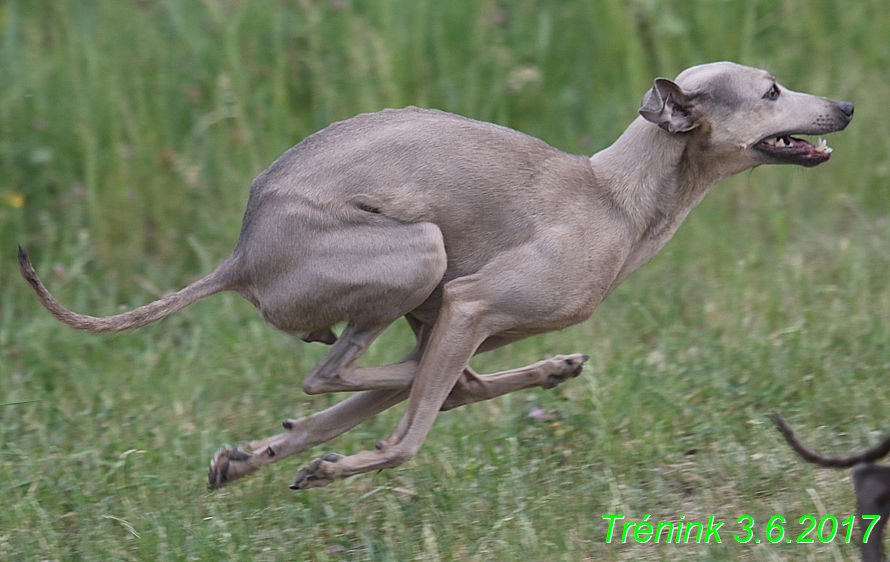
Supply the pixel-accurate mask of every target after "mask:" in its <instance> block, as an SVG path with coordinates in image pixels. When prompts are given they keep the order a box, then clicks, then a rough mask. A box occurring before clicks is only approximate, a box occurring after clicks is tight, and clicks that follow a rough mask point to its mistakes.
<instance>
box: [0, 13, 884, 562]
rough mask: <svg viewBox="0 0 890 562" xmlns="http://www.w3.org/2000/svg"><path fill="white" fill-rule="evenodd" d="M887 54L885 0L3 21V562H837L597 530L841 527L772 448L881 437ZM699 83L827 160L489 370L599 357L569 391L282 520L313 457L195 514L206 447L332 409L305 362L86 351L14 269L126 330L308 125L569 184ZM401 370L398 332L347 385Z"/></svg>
mask: <svg viewBox="0 0 890 562" xmlns="http://www.w3.org/2000/svg"><path fill="white" fill-rule="evenodd" d="M888 38H890V4H888V2H886V0H863V1H860V2H855V3H854V2H846V3H840V2H834V1H831V0H807V1H803V0H780V1H779V0H750V1H730V0H585V1H580V0H577V1H576V0H562V1H557V0H515V1H506V0H503V1H500V2H499V1H494V0H479V1H469V0H448V1H441V0H202V1H189V2H181V1H177V0H93V1H87V0H0V496H2V497H4V498H5V502H4V510H3V511H2V512H0V558H2V559H8V560H18V559H52V560H93V559H96V560H107V559H121V560H162V559H163V560H167V559H170V560H211V559H220V560H222V559H238V560H253V559H256V560H287V559H307V560H309V559H311V560H408V559H424V560H436V559H455V560H491V559H499V560H516V559H520V558H522V559H529V560H624V559H634V560H676V559H680V558H684V559H701V560H743V559H744V560H776V559H803V558H801V557H802V556H807V557H811V559H814V560H815V559H828V557H829V556H832V557H834V558H835V559H837V556H841V552H843V553H844V554H845V555H846V556H847V557H849V558H852V557H854V555H855V550H854V547H853V546H852V545H839V543H838V541H835V542H834V543H832V544H827V545H823V544H816V545H798V544H792V545H788V546H787V548H786V547H785V545H772V544H764V545H762V546H760V545H758V546H757V547H755V546H753V545H746V546H740V545H737V544H735V541H733V540H732V539H731V535H728V536H727V535H724V543H727V542H729V543H730V544H724V545H723V546H721V547H716V546H714V545H709V546H707V547H705V546H700V547H688V548H685V547H684V548H674V549H671V548H669V547H667V545H658V546H657V547H655V548H648V547H647V548H643V547H638V546H636V545H624V546H622V547H619V546H617V545H605V544H603V537H604V533H605V523H604V522H603V520H602V519H601V515H602V514H603V513H608V512H622V513H625V514H626V515H628V517H635V518H637V519H641V518H642V517H643V516H644V515H645V514H646V513H651V514H653V520H655V519H659V518H660V519H668V518H672V517H673V518H676V517H678V515H679V514H680V513H686V514H688V515H689V517H697V518H700V519H701V518H706V517H707V515H708V514H718V515H719V517H721V518H722V519H724V520H726V521H729V522H734V521H735V520H736V519H737V518H738V517H739V516H741V515H742V514H743V513H751V514H753V515H754V516H755V517H757V518H758V524H759V523H760V522H761V521H762V522H765V521H766V519H768V518H769V517H770V516H771V515H773V514H775V513H781V514H783V515H785V516H786V518H788V520H789V522H790V521H792V520H794V521H796V520H797V518H798V517H799V516H800V515H802V514H804V513H816V512H817V511H818V510H819V509H821V508H820V507H819V506H820V505H822V506H827V509H828V512H829V513H834V514H835V515H836V516H837V518H838V519H839V520H841V519H844V518H846V517H847V516H849V514H850V513H852V510H853V509H854V505H853V502H852V492H851V490H850V487H849V482H847V481H845V480H844V478H845V474H844V473H843V472H829V471H815V470H814V469H812V468H811V467H808V466H805V465H802V464H801V463H800V462H799V461H798V460H797V459H796V458H795V457H793V455H791V454H790V452H788V451H787V450H786V449H785V448H784V447H783V446H782V445H781V444H780V443H779V441H778V439H777V438H776V434H775V432H773V431H772V430H771V429H770V428H769V427H767V426H766V425H764V420H765V415H766V414H768V413H769V412H770V411H772V410H773V409H780V410H782V411H783V412H785V413H786V414H788V416H789V417H790V419H791V421H792V422H793V423H794V424H795V426H796V427H799V428H801V431H802V433H803V435H804V437H805V438H806V439H807V440H808V441H810V442H815V443H818V444H820V447H822V448H825V447H828V446H832V447H834V449H833V450H835V451H839V452H840V451H845V450H847V449H851V448H854V447H855V446H859V445H863V444H865V443H868V442H872V441H874V440H875V439H876V438H877V434H878V432H879V430H880V428H887V427H890V421H888V420H887V416H886V412H887V411H890V408H888V406H890V401H888V399H887V396H886V393H884V392H881V391H880V390H879V389H881V388H883V387H884V386H885V384H886V380H887V377H888V375H890V343H888V342H890V284H888V281H887V280H888V278H890V226H888V215H890V198H888V193H890V190H888V188H890V112H888V111H887V102H886V97H887V92H890V41H888ZM713 60H734V61H737V62H741V63H744V64H750V65H754V66H759V67H763V68H766V69H768V70H770V71H771V72H772V73H773V74H775V75H776V76H777V77H778V78H779V80H780V81H781V82H782V83H783V84H784V85H785V86H786V87H790V88H792V89H795V90H799V91H807V92H811V93H816V94H819V95H825V96H828V97H833V98H836V99H846V100H850V101H853V102H854V103H855V104H856V118H855V119H854V121H853V123H852V125H851V126H850V127H849V128H848V129H847V130H846V131H844V132H843V133H840V134H838V135H833V136H832V137H830V139H829V143H830V145H831V146H832V147H834V148H835V152H834V154H833V156H832V160H831V162H829V163H827V164H824V165H822V166H820V167H819V168H817V169H815V170H802V169H795V168H789V167H769V168H765V169H759V170H756V171H754V172H750V173H747V174H743V175H741V176H739V177H736V178H734V179H732V180H728V181H726V182H724V183H723V184H722V185H721V186H718V187H717V188H716V189H715V190H714V192H713V193H712V194H710V195H709V196H708V198H707V199H706V200H705V202H704V203H703V204H702V205H701V207H700V208H699V209H697V210H695V211H693V213H692V214H691V216H690V218H689V219H688V220H687V223H686V224H685V225H684V226H683V227H682V228H681V229H680V232H679V233H678V235H677V236H676V239H675V240H674V241H673V242H672V243H671V244H669V245H668V247H667V248H666V250H665V251H664V252H663V254H662V255H661V256H660V257H659V258H657V259H656V260H654V261H653V263H652V264H650V265H648V266H646V267H645V268H643V269H642V270H641V271H640V272H639V273H638V274H636V275H635V276H634V277H633V278H632V279H630V280H629V281H628V282H626V283H625V284H624V285H623V286H622V288H621V289H619V290H618V291H617V292H616V293H615V294H614V295H613V296H611V297H610V299H609V301H608V302H607V303H606V304H605V305H604V306H603V307H602V309H601V310H600V311H599V312H598V314H597V315H596V316H595V317H594V319H593V320H591V321H590V322H588V323H585V324H583V325H580V326H578V327H576V328H573V329H570V330H566V331H564V332H561V333H559V334H551V335H547V336H543V337H540V338H535V339H532V340H529V341H526V342H523V343H521V344H517V345H514V346H510V347H508V348H505V349H503V350H498V351H497V352H494V353H491V354H487V355H485V356H482V357H480V358H479V359H478V367H479V368H480V370H482V371H485V372H492V371H495V370H500V369H505V368H509V367H515V366H519V365H522V364H527V363H531V362H534V361H536V360H537V359H539V358H540V357H541V356H543V355H545V354H548V353H563V352H575V351H584V352H590V353H591V355H592V357H593V358H592V360H591V364H590V367H589V368H587V369H586V370H585V373H584V375H583V376H582V377H580V378H579V379H577V380H576V381H572V382H571V383H569V384H566V385H563V386H561V387H559V389H557V390H556V391H555V392H544V391H541V392H528V393H523V394H521V395H519V394H517V395H515V396H509V397H505V398H503V399H499V400H496V401H492V402H490V403H486V404H480V405H475V406H471V407H468V408H466V409H461V410H460V414H459V415H456V416H454V415H448V414H446V415H443V416H440V419H439V420H438V421H437V426H436V429H435V430H434V432H433V434H432V435H431V437H430V440H429V441H428V442H427V444H426V446H425V447H424V448H423V450H422V451H421V454H420V455H419V456H418V459H417V460H416V461H412V462H411V463H409V466H407V467H403V468H401V469H398V470H393V471H385V472H383V473H381V474H378V475H373V476H371V475H369V476H363V477H359V478H354V479H351V480H349V481H347V482H344V483H339V484H336V485H334V486H332V487H329V488H327V489H325V490H324V491H322V492H318V493H316V492H317V491H313V492H311V493H308V494H288V493H287V492H288V490H287V489H286V488H285V484H287V483H289V480H288V479H289V478H291V477H292V476H293V473H295V472H296V470H297V469H298V467H299V466H300V463H302V462H304V461H306V460H308V459H309V458H311V456H308V455H306V456H301V457H300V458H299V459H295V460H294V461H293V462H287V461H285V462H282V463H279V464H278V465H275V466H273V467H271V468H270V469H269V470H267V471H265V472H264V473H262V474H261V475H258V476H256V477H254V478H251V479H248V480H246V481H245V482H242V483H238V485H237V486H234V487H232V488H231V489H229V490H225V491H223V492H219V493H216V494H212V495H208V494H206V493H204V492H203V489H202V486H203V472H204V467H205V466H206V465H205V463H206V461H207V460H208V459H209V457H210V455H211V454H212V453H213V451H214V450H215V448H216V447H217V446H218V445H220V444H221V443H223V442H225V441H227V440H228V441H232V440H241V439H245V438H249V437H260V436H264V435H266V434H267V433H269V432H272V431H275V421H274V420H276V419H280V418H283V417H286V416H290V415H294V414H295V413H296V414H298V415H304V414H305V413H307V412H308V411H313V410H316V409H318V408H321V407H323V406H325V405H327V404H330V403H333V401H334V400H335V399H334V398H331V397H312V398H306V397H304V396H302V395H301V394H300V392H299V381H300V378H301V375H302V373H304V372H305V371H306V370H307V369H308V368H310V367H311V365H312V363H313V362H314V360H316V359H317V358H318V357H319V354H320V353H321V352H322V351H323V350H322V349H321V348H320V347H319V346H307V345H302V344H295V343H293V342H291V341H290V340H289V339H287V338H285V337H284V336H280V335H277V334H275V333H274V332H273V331H272V330H271V329H270V328H268V327H267V326H265V325H263V323H262V322H261V320H260V319H258V318H257V315H256V314H255V311H253V310H252V307H250V305H249V304H247V303H245V302H243V301H240V300H239V299H238V298H237V297H234V296H232V295H223V296H218V297H214V299H215V300H214V302H213V303H209V304H207V303H205V304H199V305H196V306H195V307H192V308H191V309H189V310H188V311H184V312H182V313H180V314H178V315H176V316H174V317H171V318H170V319H168V320H166V321H165V322H164V323H163V325H162V326H156V327H152V328H146V329H144V330H142V331H140V332H138V333H133V334H129V333H128V334H122V335H119V336H115V337H101V336H90V335H85V334H79V333H75V332H72V331H70V330H68V329H67V328H65V327H62V326H59V325H58V324H57V323H55V321H54V320H52V319H51V318H49V317H48V315H47V314H46V313H45V311H43V310H42V309H40V307H39V305H38V304H37V303H36V302H35V299H34V298H33V296H32V295H31V294H30V289H29V288H28V287H27V286H26V284H25V283H23V282H22V281H21V280H20V279H19V278H18V273H17V268H16V266H15V249H16V245H17V244H22V245H23V246H25V247H26V248H27V249H28V250H29V252H30V253H31V254H32V257H33V258H34V261H35V265H36V266H37V268H38V270H39V271H40V272H41V273H42V274H43V275H44V277H45V278H46V280H47V283H48V285H50V286H51V289H52V290H53V291H54V292H55V293H56V294H57V295H58V296H59V297H60V300H62V301H63V302H65V303H66V304H69V305H70V306H72V308H75V309H76V310H79V311H84V312H88V313H93V314H108V313H110V312H113V311H115V310H117V309H118V307H119V305H120V303H124V304H125V306H132V305H136V304H141V303H144V302H147V301H149V300H152V299H154V298H157V296H159V295H161V294H163V293H164V292H166V291H169V290H174V289H178V288H180V287H181V286H183V285H184V284H185V283H187V282H188V281H190V280H192V279H194V278H196V277H198V276H200V275H203V274H205V273H207V272H208V271H209V270H210V269H211V268H212V267H213V266H214V265H215V264H216V263H218V261H220V260H221V259H222V258H224V257H225V256H226V255H227V254H228V252H229V251H230V250H231V248H232V247H233V245H234V242H235V240H236V237H237V234H238V230H239V227H240V219H241V214H242V212H243V209H244V204H245V202H246V199H247V193H248V188H249V184H250V181H251V180H252V178H253V177H255V176H256V175H257V174H258V173H259V172H260V171H262V170H263V168H264V167H265V166H267V165H268V164H269V163H271V162H272V161H273V160H274V159H275V158H276V157H277V156H278V155H279V154H280V153H281V152H283V151H284V150H285V149H287V148H289V147H290V146H292V145H294V144H296V143H297V142H299V140H300V139H302V138H303V137H305V136H306V135H308V134H310V133H312V132H314V131H316V130H318V129H321V128H323V127H324V126H326V125H327V124H329V123H331V122H332V121H336V120H340V119H345V118H348V117H350V116H352V115H354V114H356V113H360V112H366V111H374V110H377V109H380V108H384V107H399V106H404V105H409V104H413V105H419V106H423V107H436V108H441V109H444V110H448V111H453V112H457V113H460V114H463V115H467V116H470V117H474V118H477V119H481V120H486V121H494V122H497V123H501V124H504V125H507V126H510V127H513V128H517V129H520V130H522V131H524V132H527V133H529V134H532V135H535V136H538V137H540V138H543V139H544V140H546V141H547V142H549V143H551V144H553V145H554V146H556V147H558V148H560V149H563V150H566V151H571V152H580V153H586V154H592V153H593V152H595V151H597V150H599V149H602V148H604V147H605V146H607V145H608V144H610V143H611V142H612V141H613V140H614V139H615V138H616V137H617V136H618V135H619V134H620V133H621V131H622V130H623V129H624V127H626V125H627V123H628V122H630V120H632V119H633V118H634V117H635V116H636V114H637V109H638V107H639V102H640V99H641V97H642V95H643V93H644V92H645V91H646V89H647V88H648V87H650V85H651V81H652V79H653V78H654V77H656V76H667V77H673V76H675V75H676V74H677V73H678V72H679V71H681V70H682V69H683V68H686V67H688V66H691V65H693V64H698V63H703V62H708V61H713ZM409 341H410V337H409V335H408V330H407V329H406V327H405V326H404V325H399V326H396V327H395V328H394V330H393V331H392V333H388V334H386V335H385V337H384V338H383V339H381V340H380V342H379V344H375V347H373V348H372V349H371V350H370V352H369V356H368V358H367V359H368V362H369V363H383V362H384V361H393V360H395V359H397V358H398V357H399V355H400V353H402V352H404V350H405V347H406V346H407V345H409V344H408V342H409ZM533 408H535V409H536V410H535V411H538V410H540V411H542V412H544V417H545V418H546V419H544V420H540V419H537V418H530V417H528V413H529V412H530V410H532V409H533ZM539 417H540V416H539ZM397 419H398V412H393V413H387V414H384V415H381V416H378V418H377V419H376V420H374V421H372V422H371V423H369V424H365V425H363V426H360V427H359V428H357V429H356V430H355V431H354V432H352V433H350V434H349V435H347V436H344V437H343V438H340V439H338V440H337V442H336V443H335V444H334V445H333V446H332V447H334V448H335V449H336V450H338V451H340V452H347V453H348V452H350V451H357V450H361V449H363V448H366V447H369V446H370V444H372V443H373V442H374V441H375V440H376V439H378V438H380V437H381V436H384V435H386V434H387V433H388V432H389V431H390V430H391V428H392V426H393V425H394V424H395V423H396V421H397ZM816 428H818V429H816ZM807 489H812V490H813V491H812V493H810V492H807V491H806V490H807ZM730 526H731V525H727V528H728V527H730ZM795 529H796V528H794V529H792V527H790V526H789V533H791V532H792V530H795ZM795 536H796V534H795ZM649 546H651V545H649ZM662 547H664V548H662ZM801 553H804V554H801Z"/></svg>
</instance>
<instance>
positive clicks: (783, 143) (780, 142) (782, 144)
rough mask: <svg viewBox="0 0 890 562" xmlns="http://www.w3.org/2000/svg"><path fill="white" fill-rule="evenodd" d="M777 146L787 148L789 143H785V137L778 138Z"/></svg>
mask: <svg viewBox="0 0 890 562" xmlns="http://www.w3.org/2000/svg"><path fill="white" fill-rule="evenodd" d="M776 146H778V147H779V148H785V147H786V146H788V145H786V144H785V139H776Z"/></svg>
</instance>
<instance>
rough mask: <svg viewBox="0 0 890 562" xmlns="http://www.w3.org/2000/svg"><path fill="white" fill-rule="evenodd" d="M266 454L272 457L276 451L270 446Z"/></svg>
mask: <svg viewBox="0 0 890 562" xmlns="http://www.w3.org/2000/svg"><path fill="white" fill-rule="evenodd" d="M266 454H268V455H269V456H270V457H274V456H275V451H273V450H272V447H269V448H268V449H267V450H266Z"/></svg>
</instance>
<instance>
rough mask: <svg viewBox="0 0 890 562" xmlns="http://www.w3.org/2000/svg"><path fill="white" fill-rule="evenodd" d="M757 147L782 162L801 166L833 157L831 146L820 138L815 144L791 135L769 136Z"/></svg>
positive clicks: (814, 163)
mask: <svg viewBox="0 0 890 562" xmlns="http://www.w3.org/2000/svg"><path fill="white" fill-rule="evenodd" d="M755 147H756V148H757V149H758V150H760V151H761V152H764V153H766V154H769V155H770V156H773V157H775V158H777V159H779V160H781V161H782V162H785V163H789V164H798V165H801V166H815V165H817V164H821V163H822V162H825V161H826V160H828V159H829V158H830V157H831V151H832V149H831V147H829V146H828V143H826V142H825V139H822V138H820V139H819V141H818V142H817V143H816V144H815V145H814V144H812V143H810V142H809V141H806V140H804V139H801V138H797V137H793V136H791V135H780V136H775V137H768V138H765V139H763V140H761V141H760V142H758V143H757V144H756V145H755Z"/></svg>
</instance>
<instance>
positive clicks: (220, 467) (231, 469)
mask: <svg viewBox="0 0 890 562" xmlns="http://www.w3.org/2000/svg"><path fill="white" fill-rule="evenodd" d="M252 458H253V453H251V452H250V451H248V450H247V448H246V446H245V445H235V446H234V447H232V446H229V445H223V446H222V447H221V448H220V449H219V450H218V451H217V452H216V454H215V455H213V459H211V461H210V468H209V469H208V470H207V483H208V485H209V486H210V488H211V489H216V488H220V487H222V486H225V485H226V484H228V483H229V482H233V481H235V480H237V479H239V478H241V477H243V476H247V475H248V474H250V473H252V472H254V471H255V470H256V469H257V468H258V467H257V466H255V465H254V464H253V463H251V462H250V461H251V459H252Z"/></svg>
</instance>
